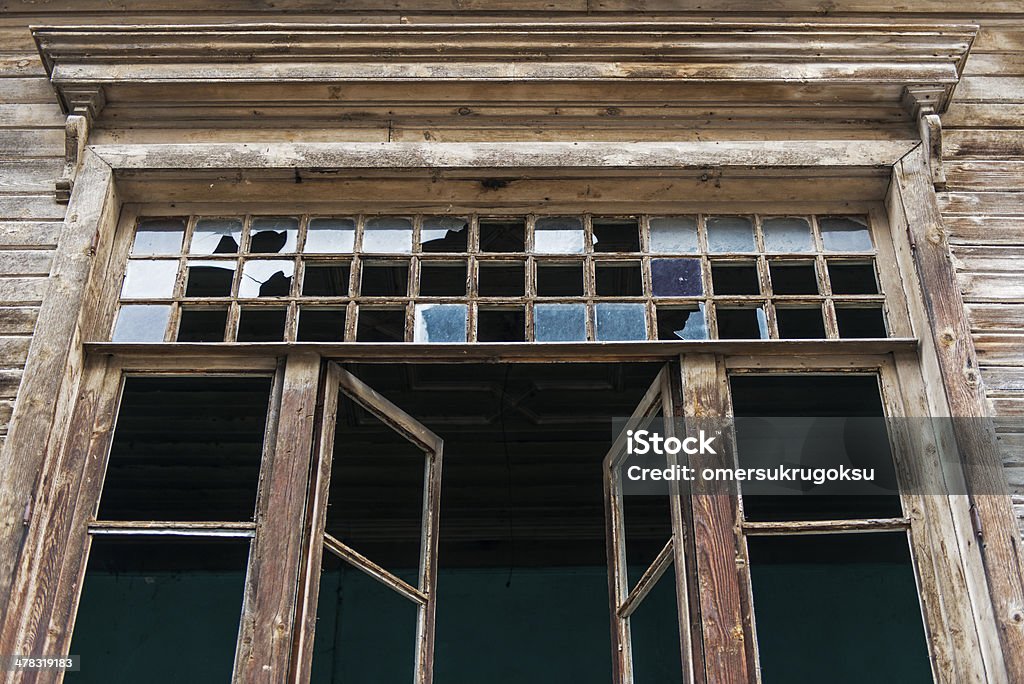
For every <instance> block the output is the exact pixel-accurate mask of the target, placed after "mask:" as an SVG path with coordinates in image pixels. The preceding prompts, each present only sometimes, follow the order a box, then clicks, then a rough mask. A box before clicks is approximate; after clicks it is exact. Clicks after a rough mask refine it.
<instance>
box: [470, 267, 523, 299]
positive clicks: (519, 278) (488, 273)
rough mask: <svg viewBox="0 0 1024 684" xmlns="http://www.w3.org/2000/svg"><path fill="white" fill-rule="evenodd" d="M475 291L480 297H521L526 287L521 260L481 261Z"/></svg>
mask: <svg viewBox="0 0 1024 684" xmlns="http://www.w3.org/2000/svg"><path fill="white" fill-rule="evenodd" d="M478 263H479V265H480V272H479V275H478V276H477V291H478V292H479V294H480V296H481V297H521V296H522V295H523V292H525V288H526V285H525V283H526V268H525V266H526V265H525V264H524V263H523V262H522V261H481V262H478Z"/></svg>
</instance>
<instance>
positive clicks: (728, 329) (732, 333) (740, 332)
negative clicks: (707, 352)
mask: <svg viewBox="0 0 1024 684" xmlns="http://www.w3.org/2000/svg"><path fill="white" fill-rule="evenodd" d="M718 339H720V340H767V339H768V319H766V318H765V315H764V309H763V308H761V307H756V308H755V307H743V308H732V309H730V308H723V307H721V306H720V307H718Z"/></svg>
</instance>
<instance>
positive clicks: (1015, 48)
mask: <svg viewBox="0 0 1024 684" xmlns="http://www.w3.org/2000/svg"><path fill="white" fill-rule="evenodd" d="M972 8H973V5H972ZM1017 9H1018V11H1020V5H1018V6H1017ZM972 52H1024V31H1022V30H1021V29H1020V27H1019V25H1018V26H1017V27H1013V28H1007V27H1004V26H999V27H989V26H986V27H984V28H982V29H981V30H980V31H979V32H978V37H977V38H976V39H975V40H974V46H973V48H972Z"/></svg>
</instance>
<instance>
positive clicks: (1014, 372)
mask: <svg viewBox="0 0 1024 684" xmlns="http://www.w3.org/2000/svg"><path fill="white" fill-rule="evenodd" d="M1021 363H1022V365H1021V366H1003V367H1000V366H995V367H990V366H982V367H981V377H982V378H983V379H984V381H985V389H986V390H987V391H988V392H989V394H990V395H991V394H993V393H999V394H1003V395H1006V394H1012V393H1021V396H1022V397H1024V354H1022V358H1021ZM1021 428H1022V429H1024V423H1021Z"/></svg>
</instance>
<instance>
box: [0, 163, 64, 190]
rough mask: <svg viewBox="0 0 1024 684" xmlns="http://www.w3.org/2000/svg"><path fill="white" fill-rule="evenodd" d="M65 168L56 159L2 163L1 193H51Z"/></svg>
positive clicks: (0, 165)
mask: <svg viewBox="0 0 1024 684" xmlns="http://www.w3.org/2000/svg"><path fill="white" fill-rule="evenodd" d="M63 167H64V163H63V161H62V160H59V159H56V158H53V159H32V160H28V161H24V160H23V161H11V160H8V161H0V193H2V194H10V193H22V194H33V195H42V194H46V193H48V192H51V191H52V190H53V184H54V180H55V179H56V178H57V177H58V176H60V173H61V171H62V170H63Z"/></svg>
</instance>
